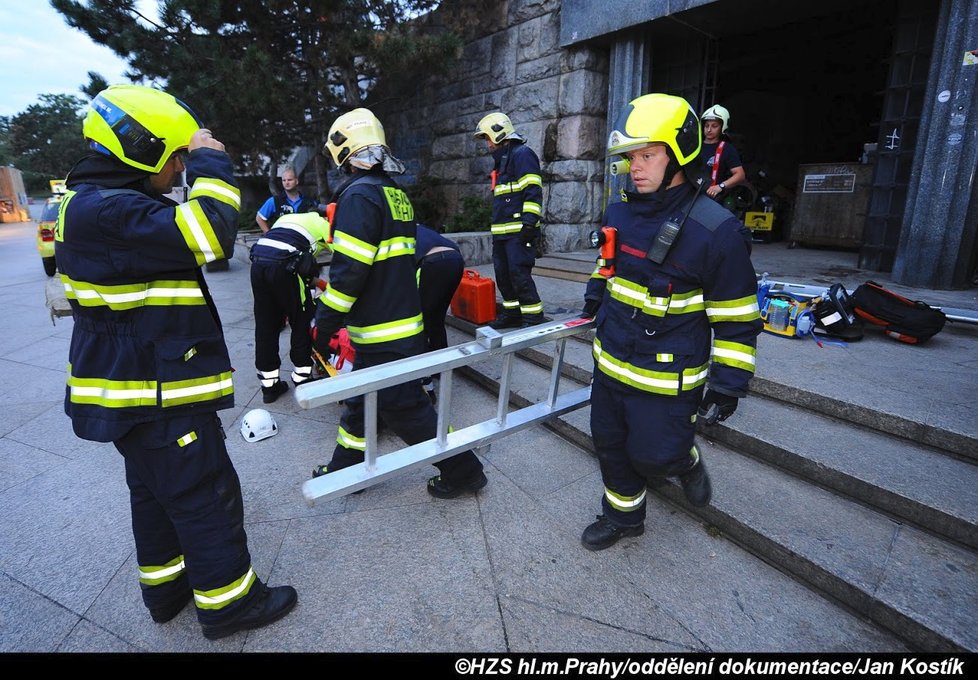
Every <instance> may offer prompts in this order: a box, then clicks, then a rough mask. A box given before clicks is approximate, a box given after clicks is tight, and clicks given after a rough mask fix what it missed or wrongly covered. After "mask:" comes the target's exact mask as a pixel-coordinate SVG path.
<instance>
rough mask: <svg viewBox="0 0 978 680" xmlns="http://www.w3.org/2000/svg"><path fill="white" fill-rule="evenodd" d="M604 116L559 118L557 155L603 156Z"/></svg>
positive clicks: (587, 158)
mask: <svg viewBox="0 0 978 680" xmlns="http://www.w3.org/2000/svg"><path fill="white" fill-rule="evenodd" d="M604 131H605V122H604V118H601V117H598V116H570V117H568V118H560V121H559V123H558V128H557V157H558V158H561V159H564V158H572V159H574V158H576V159H580V160H596V159H600V158H603V157H604V151H605V145H604V143H603V141H602V140H603V139H604Z"/></svg>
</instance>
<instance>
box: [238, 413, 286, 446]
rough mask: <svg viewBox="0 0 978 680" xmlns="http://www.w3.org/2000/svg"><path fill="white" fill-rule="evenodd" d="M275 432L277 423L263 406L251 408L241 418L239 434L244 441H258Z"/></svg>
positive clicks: (276, 431) (275, 433)
mask: <svg viewBox="0 0 978 680" xmlns="http://www.w3.org/2000/svg"><path fill="white" fill-rule="evenodd" d="M277 434H278V425H276V424H275V421H274V420H273V419H272V414H271V413H269V412H268V411H266V410H265V409H263V408H254V409H251V410H250V411H248V412H247V413H246V414H245V415H244V418H242V419H241V436H242V437H244V439H245V441H246V442H260V441H261V440H262V439H268V438H269V437H272V436H274V435H277Z"/></svg>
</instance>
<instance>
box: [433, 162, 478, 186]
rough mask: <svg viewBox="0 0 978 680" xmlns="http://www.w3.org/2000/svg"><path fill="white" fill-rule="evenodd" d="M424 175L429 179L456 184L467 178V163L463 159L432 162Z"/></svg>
mask: <svg viewBox="0 0 978 680" xmlns="http://www.w3.org/2000/svg"><path fill="white" fill-rule="evenodd" d="M425 174H426V175H427V176H428V177H430V178H431V179H435V180H440V181H443V182H447V183H457V182H459V181H460V180H463V179H466V178H468V177H469V162H468V161H467V160H465V159H459V160H451V161H446V160H436V161H432V162H431V165H430V166H429V167H428V171H427V173H425Z"/></svg>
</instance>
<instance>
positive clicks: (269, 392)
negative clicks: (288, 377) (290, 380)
mask: <svg viewBox="0 0 978 680" xmlns="http://www.w3.org/2000/svg"><path fill="white" fill-rule="evenodd" d="M288 391H289V386H288V384H287V383H285V382H284V381H282V380H279V381H277V382H276V383H275V384H274V385H272V386H271V387H262V388H261V400H262V401H263V402H265V403H266V404H271V403H272V402H273V401H275V400H276V399H278V398H279V397H281V396H282V395H283V394H285V393H286V392H288Z"/></svg>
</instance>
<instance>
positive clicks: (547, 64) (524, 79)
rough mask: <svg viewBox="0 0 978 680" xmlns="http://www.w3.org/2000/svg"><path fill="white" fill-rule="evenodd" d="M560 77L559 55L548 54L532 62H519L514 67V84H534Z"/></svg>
mask: <svg viewBox="0 0 978 680" xmlns="http://www.w3.org/2000/svg"><path fill="white" fill-rule="evenodd" d="M559 75H560V55H559V54H550V55H547V56H545V57H541V58H539V59H534V60H533V61H527V62H521V63H519V64H517V65H516V82H517V83H520V84H523V83H535V82H537V81H540V80H544V79H547V78H556V77H558V76H559Z"/></svg>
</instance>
